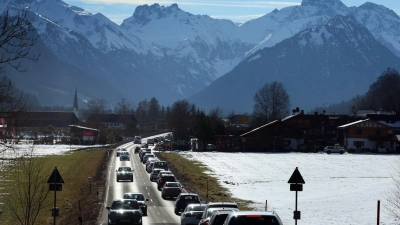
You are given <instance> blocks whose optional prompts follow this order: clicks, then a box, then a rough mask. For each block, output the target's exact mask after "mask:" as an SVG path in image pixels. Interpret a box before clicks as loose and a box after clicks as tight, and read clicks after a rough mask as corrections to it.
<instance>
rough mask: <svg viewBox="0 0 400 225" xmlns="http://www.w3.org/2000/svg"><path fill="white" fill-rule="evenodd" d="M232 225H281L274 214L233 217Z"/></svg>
mask: <svg viewBox="0 0 400 225" xmlns="http://www.w3.org/2000/svg"><path fill="white" fill-rule="evenodd" d="M229 224H230V225H242V224H249V225H279V222H278V220H277V219H276V218H275V217H274V216H261V215H246V216H238V217H233V218H232V219H231V221H230V223H229Z"/></svg>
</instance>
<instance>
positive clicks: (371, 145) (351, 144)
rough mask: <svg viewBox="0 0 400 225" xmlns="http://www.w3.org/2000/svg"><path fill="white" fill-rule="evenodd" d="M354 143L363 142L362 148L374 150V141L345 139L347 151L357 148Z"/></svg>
mask: <svg viewBox="0 0 400 225" xmlns="http://www.w3.org/2000/svg"><path fill="white" fill-rule="evenodd" d="M354 141H363V142H364V146H362V148H368V149H371V150H373V149H375V148H376V146H375V145H376V142H375V141H370V140H368V139H365V138H347V150H349V149H357V147H356V146H355V145H354Z"/></svg>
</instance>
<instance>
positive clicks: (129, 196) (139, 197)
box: [124, 194, 144, 201]
mask: <svg viewBox="0 0 400 225" xmlns="http://www.w3.org/2000/svg"><path fill="white" fill-rule="evenodd" d="M124 198H125V199H136V200H138V201H144V196H143V195H142V194H125V195H124Z"/></svg>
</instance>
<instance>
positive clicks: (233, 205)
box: [208, 203, 238, 208]
mask: <svg viewBox="0 0 400 225" xmlns="http://www.w3.org/2000/svg"><path fill="white" fill-rule="evenodd" d="M224 207H225V208H238V206H237V204H226V203H225V204H213V205H209V206H208V208H224Z"/></svg>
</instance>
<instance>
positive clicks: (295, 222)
mask: <svg viewBox="0 0 400 225" xmlns="http://www.w3.org/2000/svg"><path fill="white" fill-rule="evenodd" d="M296 185H297V183H296ZM295 211H296V212H297V189H296V206H295ZM294 224H295V225H297V217H296V218H295V219H294Z"/></svg>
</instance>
